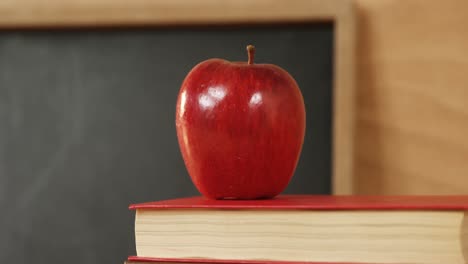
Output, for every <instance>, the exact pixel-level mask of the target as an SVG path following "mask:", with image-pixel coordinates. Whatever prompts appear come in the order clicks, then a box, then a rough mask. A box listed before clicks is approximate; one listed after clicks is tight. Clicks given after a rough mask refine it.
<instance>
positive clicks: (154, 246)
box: [129, 195, 468, 264]
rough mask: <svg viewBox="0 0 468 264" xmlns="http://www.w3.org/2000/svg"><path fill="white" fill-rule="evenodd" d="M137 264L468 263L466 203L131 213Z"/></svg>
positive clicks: (411, 201) (380, 201) (297, 202)
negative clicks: (133, 214) (165, 263)
mask: <svg viewBox="0 0 468 264" xmlns="http://www.w3.org/2000/svg"><path fill="white" fill-rule="evenodd" d="M130 208H131V209H133V210H136V219H135V239H136V249H137V256H135V257H130V258H129V261H133V262H135V261H136V262H142V261H149V262H179V263H273V262H283V263H284V262H288V263H306V262H307V263H451V264H457V263H460V264H461V263H466V258H467V257H465V256H468V246H467V242H468V235H467V234H468V232H467V230H468V224H467V223H468V221H466V213H465V211H468V196H301V195H298V196H295V195H285V196H278V197H277V198H274V199H269V200H244V201H242V200H207V199H205V198H202V197H194V198H184V199H175V200H167V201H160V202H152V203H143V204H135V205H131V206H130Z"/></svg>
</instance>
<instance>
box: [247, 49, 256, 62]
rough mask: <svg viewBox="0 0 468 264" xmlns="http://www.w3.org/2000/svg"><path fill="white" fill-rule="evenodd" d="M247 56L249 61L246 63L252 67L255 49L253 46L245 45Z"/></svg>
mask: <svg viewBox="0 0 468 264" xmlns="http://www.w3.org/2000/svg"><path fill="white" fill-rule="evenodd" d="M247 54H248V56H249V60H248V61H247V63H248V64H249V65H252V64H253V63H254V58H255V47H254V46H253V45H247Z"/></svg>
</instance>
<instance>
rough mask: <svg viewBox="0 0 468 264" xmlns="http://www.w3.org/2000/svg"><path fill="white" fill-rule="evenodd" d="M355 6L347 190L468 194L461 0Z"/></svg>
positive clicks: (362, 0)
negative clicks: (351, 185)
mask: <svg viewBox="0 0 468 264" xmlns="http://www.w3.org/2000/svg"><path fill="white" fill-rule="evenodd" d="M355 3H356V7H357V12H358V16H357V17H358V19H359V21H358V25H357V30H358V31H359V32H358V37H357V39H358V44H357V47H358V54H357V60H358V66H359V67H358V76H357V79H358V82H357V87H356V89H357V93H358V94H357V100H358V102H357V131H356V132H357V133H356V137H357V138H356V139H357V141H356V157H355V175H356V176H355V177H356V178H355V180H356V181H355V191H356V192H357V193H360V194H468V15H467V14H468V13H467V12H468V1H464V0H449V1H425V0H409V1H398V0H383V1H375V0H356V1H355Z"/></svg>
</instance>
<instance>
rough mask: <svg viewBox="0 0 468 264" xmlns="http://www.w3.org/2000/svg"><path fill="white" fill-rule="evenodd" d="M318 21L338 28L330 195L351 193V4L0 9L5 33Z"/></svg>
mask: <svg viewBox="0 0 468 264" xmlns="http://www.w3.org/2000/svg"><path fill="white" fill-rule="evenodd" d="M194 10H196V11H194ZM314 21H331V22H333V23H334V39H335V43H334V60H335V61H334V77H335V78H334V81H333V85H334V92H333V97H334V98H333V106H334V109H333V115H334V116H333V149H332V153H333V159H332V163H333V168H332V171H333V175H332V193H333V194H351V193H353V192H354V188H353V183H354V180H353V172H354V169H353V163H354V161H353V156H354V150H353V145H354V144H353V142H354V83H355V76H354V68H355V66H354V54H355V40H354V36H355V30H354V28H355V18H354V8H353V4H352V2H351V0H226V1H218V0H197V1H190V0H157V1H155V0H133V1H128V0H68V1H63V0H49V1H46V2H43V1H33V0H6V1H4V2H2V4H1V5H0V28H2V29H18V28H44V27H46V28H57V27H59V28H63V27H75V28H76V27H77V28H81V27H116V26H119V27H120V26H122V27H129V26H178V25H229V24H259V23H265V24H268V23H293V22H314Z"/></svg>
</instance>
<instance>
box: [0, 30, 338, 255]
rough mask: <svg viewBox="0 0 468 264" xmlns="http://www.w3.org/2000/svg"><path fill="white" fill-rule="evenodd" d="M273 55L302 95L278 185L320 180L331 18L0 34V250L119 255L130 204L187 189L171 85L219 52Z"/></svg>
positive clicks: (324, 188)
mask: <svg viewBox="0 0 468 264" xmlns="http://www.w3.org/2000/svg"><path fill="white" fill-rule="evenodd" d="M247 44H254V45H255V46H256V48H257V52H256V62H258V63H274V64H277V65H279V66H281V67H283V68H284V69H286V70H287V71H289V72H290V73H291V75H292V76H294V77H295V79H296V80H297V82H298V84H299V86H300V88H301V90H302V93H303V96H304V100H305V104H306V111H307V132H306V138H305V143H304V147H303V151H302V156H301V159H300V161H299V165H298V168H297V170H296V174H295V176H294V177H293V179H292V181H291V183H290V185H289V186H288V188H287V191H286V192H287V193H307V194H326V193H330V188H331V187H330V186H331V182H330V181H331V174H332V171H331V170H332V164H331V160H332V159H331V155H332V153H331V150H332V131H331V124H332V85H333V84H332V83H333V25H332V24H331V23H323V24H317V23H314V24H309V25H289V26H287V27H278V26H258V27H238V28H212V29H209V28H182V29H174V28H172V29H171V28H166V29H161V28H159V29H150V28H146V29H114V30H110V29H109V30H72V31H66V30H63V31H60V30H54V31H24V30H22V31H4V32H1V33H0V100H1V101H0V120H1V123H2V126H1V130H0V212H1V217H0V234H1V235H0V261H1V262H4V263H35V264H41V263H65V262H66V263H70V264H75V263H76V264H78V263H80V264H82V263H88V264H92V263H96V264H97V263H121V262H122V261H123V260H124V259H125V258H126V257H127V255H131V254H134V253H135V252H134V237H133V219H134V214H133V212H130V211H128V210H127V206H128V205H129V204H130V203H137V202H143V201H150V200H159V199H167V198H176V197H182V196H191V195H197V191H196V189H195V188H194V186H193V185H192V183H191V181H190V178H189V176H188V174H187V172H186V169H185V166H184V164H183V161H182V157H181V155H180V152H179V147H178V144H177V139H176V133H175V124H174V118H175V102H176V99H177V94H178V90H179V87H180V84H181V82H182V80H183V78H184V77H185V75H186V74H187V73H188V71H189V70H190V69H191V68H192V67H193V66H194V65H195V64H197V63H198V62H200V61H202V60H205V59H208V58H212V57H219V58H225V59H228V60H235V61H240V60H246V53H245V46H246V45H247Z"/></svg>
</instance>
